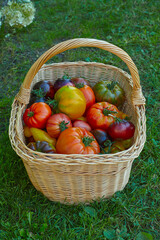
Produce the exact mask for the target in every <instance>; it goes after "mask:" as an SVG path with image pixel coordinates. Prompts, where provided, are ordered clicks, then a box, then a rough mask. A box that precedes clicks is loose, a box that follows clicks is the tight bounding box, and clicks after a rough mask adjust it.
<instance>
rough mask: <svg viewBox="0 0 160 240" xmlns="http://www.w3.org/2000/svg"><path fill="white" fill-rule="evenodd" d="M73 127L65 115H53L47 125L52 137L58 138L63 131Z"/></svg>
mask: <svg viewBox="0 0 160 240" xmlns="http://www.w3.org/2000/svg"><path fill="white" fill-rule="evenodd" d="M70 127H72V123H71V120H70V118H69V117H68V116H67V115H66V114H64V113H57V114H54V115H52V116H51V117H50V118H49V119H48V121H47V124H46V129H47V132H48V134H49V135H50V136H51V137H54V138H57V137H58V136H59V135H60V133H61V132H62V131H64V130H65V129H67V128H70Z"/></svg>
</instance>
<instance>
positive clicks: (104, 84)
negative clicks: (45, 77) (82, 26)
mask: <svg viewBox="0 0 160 240" xmlns="http://www.w3.org/2000/svg"><path fill="white" fill-rule="evenodd" d="M124 101H125V93H124V90H123V89H122V88H121V87H120V86H119V84H118V83H117V82H115V81H99V82H98V83H96V84H95V85H94V87H91V86H90V84H89V82H88V81H87V80H86V79H84V78H80V77H77V78H69V77H68V76H65V75H64V76H63V77H62V78H59V79H57V80H56V81H55V82H51V81H40V82H38V83H36V84H35V85H34V87H33V89H32V92H31V97H30V102H29V104H28V106H27V109H26V110H25V112H24V114H23V122H24V136H25V137H26V142H27V146H28V147H29V148H30V149H32V150H34V151H39V152H44V153H59V154H106V153H116V152H119V151H123V150H125V149H127V148H129V147H130V146H131V145H132V139H133V136H134V132H135V126H134V124H133V123H132V122H130V121H129V120H127V118H128V116H127V115H126V114H125V113H123V112H121V111H120V110H119V109H118V108H119V107H121V106H122V105H123V103H124Z"/></svg>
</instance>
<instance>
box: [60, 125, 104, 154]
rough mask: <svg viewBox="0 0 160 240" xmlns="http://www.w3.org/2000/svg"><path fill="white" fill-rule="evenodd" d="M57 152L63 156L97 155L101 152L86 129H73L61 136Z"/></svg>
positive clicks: (67, 130)
mask: <svg viewBox="0 0 160 240" xmlns="http://www.w3.org/2000/svg"><path fill="white" fill-rule="evenodd" d="M56 151H57V153H61V154H97V153H99V152H100V147H99V144H98V142H97V141H96V139H95V137H94V136H93V135H92V134H91V133H90V132H89V131H87V130H86V129H84V128H79V127H72V128H68V129H66V130H64V131H63V132H62V133H61V134H60V136H59V138H58V140H57V144H56Z"/></svg>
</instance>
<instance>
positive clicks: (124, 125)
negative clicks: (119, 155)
mask: <svg viewBox="0 0 160 240" xmlns="http://www.w3.org/2000/svg"><path fill="white" fill-rule="evenodd" d="M107 132H108V134H109V136H110V137H111V138H112V139H113V140H119V139H122V140H126V139H129V138H132V137H133V135H134V132H135V126H134V124H133V123H132V122H129V121H126V120H121V121H118V122H114V123H113V124H111V125H110V126H109V128H108V129H107Z"/></svg>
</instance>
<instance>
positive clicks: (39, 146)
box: [27, 141, 56, 153]
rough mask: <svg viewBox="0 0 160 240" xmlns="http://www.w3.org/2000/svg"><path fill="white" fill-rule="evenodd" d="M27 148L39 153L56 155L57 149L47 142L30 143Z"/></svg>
mask: <svg viewBox="0 0 160 240" xmlns="http://www.w3.org/2000/svg"><path fill="white" fill-rule="evenodd" d="M27 147H28V148H30V149H32V150H33V151H37V152H43V153H56V149H55V147H54V146H53V145H52V144H51V143H48V142H45V141H36V142H30V143H29V144H28V145H27Z"/></svg>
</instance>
